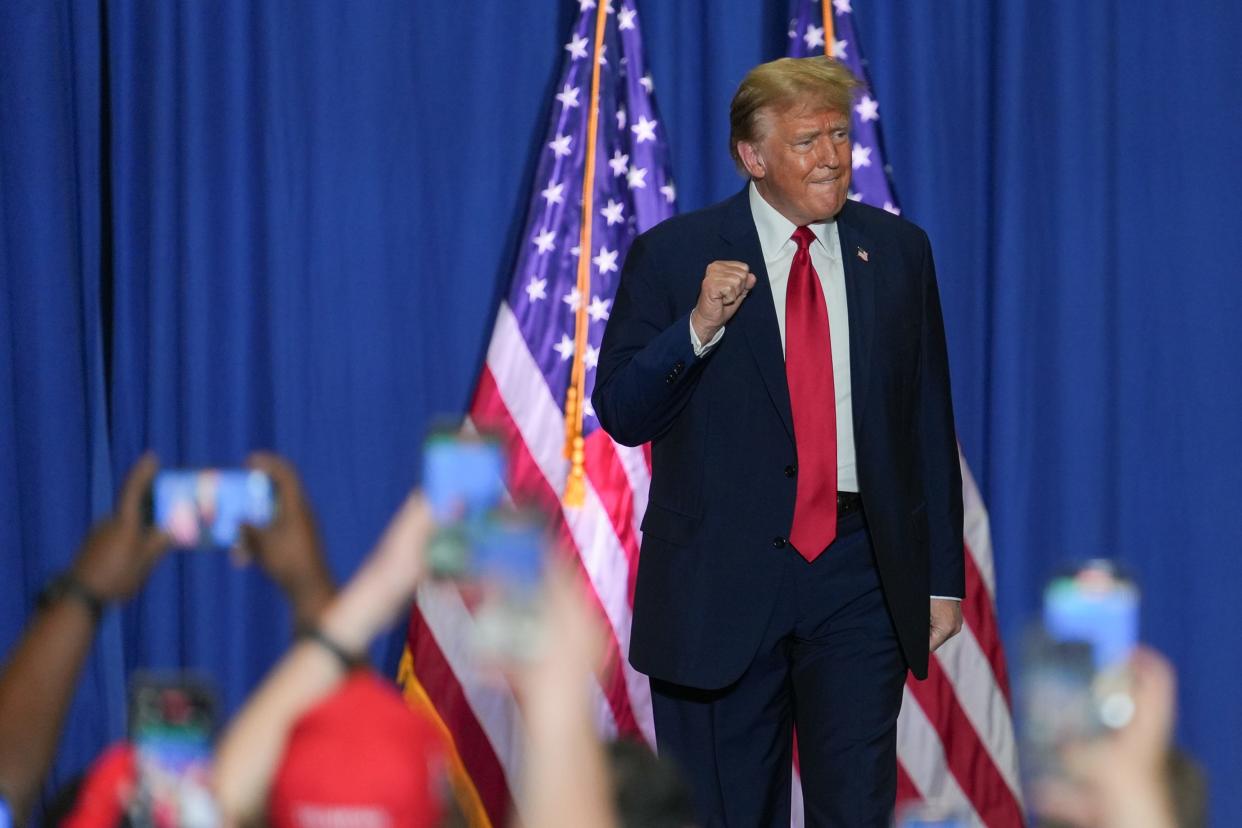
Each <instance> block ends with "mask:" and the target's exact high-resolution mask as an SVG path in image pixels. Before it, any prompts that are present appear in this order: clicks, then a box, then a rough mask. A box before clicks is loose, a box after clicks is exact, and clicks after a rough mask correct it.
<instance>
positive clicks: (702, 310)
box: [690, 261, 755, 343]
mask: <svg viewBox="0 0 1242 828" xmlns="http://www.w3.org/2000/svg"><path fill="white" fill-rule="evenodd" d="M754 286H755V274H753V273H751V272H750V268H749V267H747V265H746V263H745V262H728V261H720V262H712V263H711V264H709V265H708V266H707V274H706V275H705V276H704V277H703V284H702V286H701V287H700V288H699V301H698V303H697V304H696V305H695V306H694V310H692V311H691V312H690V324H692V325H694V333H695V335H697V336H698V338H699V341H700V342H703V343H707V341H708V340H710V339H711V338H712V337H714V336H715V335H716V332H717V331H719V330H720V329H721V328H723V327H724V326H725V323H727V322H728V321H729V320H730V319H732V318H733V314H735V313H737V309H738V308H740V307H741V306H742V300H743V299H745V298H746V297H747V295H748V294H749V293H750V290H751V288H753V287H754Z"/></svg>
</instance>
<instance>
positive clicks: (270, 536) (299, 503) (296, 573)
mask: <svg viewBox="0 0 1242 828" xmlns="http://www.w3.org/2000/svg"><path fill="white" fill-rule="evenodd" d="M246 465H247V466H249V467H250V468H252V469H257V470H258V471H261V472H264V473H265V474H267V475H268V476H269V477H270V478H271V479H272V482H273V483H274V484H275V485H276V497H277V501H278V503H277V509H276V518H275V519H274V520H273V521H272V522H271V523H270V524H268V525H267V526H263V527H259V526H249V525H247V526H243V527H242V528H241V540H240V543H239V544H238V546H237V547H236V549H235V550H234V552H235V557H236V558H237V559H239V560H240V561H242V562H243V563H246V562H249V560H250V559H254V560H256V561H258V563H259V566H261V567H262V568H263V571H264V572H266V573H267V574H268V576H269V577H270V578H271V579H272V580H273V581H275V582H276V584H277V586H279V587H280V588H281V590H282V591H283V592H284V593H285V596H286V597H287V598H288V599H289V603H290V604H291V605H292V609H293V616H294V621H295V623H296V624H297V625H299V626H302V625H307V624H313V623H314V622H315V620H316V619H317V618H318V616H319V613H320V612H321V611H322V610H323V608H324V607H325V606H326V605H327V603H328V602H329V601H331V600H332V597H333V596H334V595H335V594H336V585H335V583H334V582H333V580H332V573H331V572H330V571H329V569H328V565H327V563H326V562H325V560H324V555H323V546H322V544H321V543H320V541H319V531H318V529H317V528H316V527H315V515H314V512H313V510H312V509H311V506H310V503H309V501H308V500H307V499H306V494H305V492H304V491H303V489H302V481H301V480H300V479H299V478H298V474H297V472H296V471H294V469H293V466H292V465H291V464H290V463H289V462H288V461H287V460H285V459H284V458H282V457H280V456H278V455H275V454H270V453H268V452H255V453H254V454H252V455H251V456H250V458H249V459H248V460H247V461H246Z"/></svg>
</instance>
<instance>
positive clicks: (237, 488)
mask: <svg viewBox="0 0 1242 828" xmlns="http://www.w3.org/2000/svg"><path fill="white" fill-rule="evenodd" d="M151 511H152V520H153V521H154V523H155V524H156V525H157V526H159V527H160V528H161V529H163V530H164V531H165V532H167V533H168V534H169V535H170V536H171V537H172V539H173V543H175V544H176V545H177V546H181V547H186V548H190V547H203V546H232V545H233V544H234V543H236V542H237V536H238V533H239V531H240V529H241V525H242V524H243V523H249V524H252V525H254V526H266V525H267V524H268V523H270V522H271V521H272V518H273V517H275V514H276V490H275V486H274V485H273V484H272V480H271V478H270V477H268V476H267V475H266V474H264V473H263V472H260V471H255V470H253V469H174V470H169V471H163V472H160V473H159V474H157V475H156V477H155V482H154V484H152V488H151Z"/></svg>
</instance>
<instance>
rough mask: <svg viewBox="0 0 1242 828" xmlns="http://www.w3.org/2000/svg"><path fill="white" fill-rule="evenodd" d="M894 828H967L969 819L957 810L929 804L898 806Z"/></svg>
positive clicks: (913, 803) (912, 803)
mask: <svg viewBox="0 0 1242 828" xmlns="http://www.w3.org/2000/svg"><path fill="white" fill-rule="evenodd" d="M893 826H894V828H969V826H970V817H969V816H968V815H966V814H965V813H963V812H962V811H961V810H959V809H955V808H949V807H945V806H941V805H937V804H935V803H931V802H911V803H908V804H905V805H900V806H898V808H897V813H896V815H895V817H894V819H893Z"/></svg>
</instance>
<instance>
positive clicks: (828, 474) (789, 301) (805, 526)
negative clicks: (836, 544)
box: [785, 227, 837, 561]
mask: <svg viewBox="0 0 1242 828" xmlns="http://www.w3.org/2000/svg"><path fill="white" fill-rule="evenodd" d="M793 240H794V241H795V242H797V244H798V252H797V253H795V254H794V258H793V264H792V265H790V267H789V289H788V291H787V292H786V294H785V378H786V379H787V380H788V381H789V402H790V405H791V406H792V408H793V425H794V441H795V442H796V444H797V448H798V477H797V481H798V489H797V499H796V500H795V502H794V518H793V529H792V530H790V532H789V541H790V543H792V544H793V545H794V548H795V549H797V550H798V553H799V554H801V555H802V557H804V558H806V559H807V560H808V561H813V560H815V559H816V558H817V557H819V553H820V552H823V551H824V549H825V548H827V546H828V544H830V543H832V540H833V538H835V537H836V536H837V395H836V390H835V387H834V385H833V378H832V339H831V337H830V336H829V335H828V308H827V306H826V305H825V303H824V291H823V289H822V288H821V287H820V284H819V276H818V275H817V274H816V273H815V267H814V265H812V264H811V252H810V250H809V249H808V248H809V247H810V244H811V242H813V241H815V234H814V233H812V232H811V230H810V228H807V227H799V228H798V229H797V230H795V231H794V234H793Z"/></svg>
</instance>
